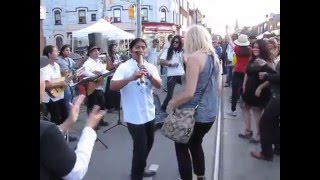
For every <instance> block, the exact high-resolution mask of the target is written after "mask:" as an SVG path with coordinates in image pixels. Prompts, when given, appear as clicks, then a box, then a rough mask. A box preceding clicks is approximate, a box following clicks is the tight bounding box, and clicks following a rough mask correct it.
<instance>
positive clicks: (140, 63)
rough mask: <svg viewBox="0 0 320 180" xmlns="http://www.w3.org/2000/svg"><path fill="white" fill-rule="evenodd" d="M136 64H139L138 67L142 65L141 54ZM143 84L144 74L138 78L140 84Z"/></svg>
mask: <svg viewBox="0 0 320 180" xmlns="http://www.w3.org/2000/svg"><path fill="white" fill-rule="evenodd" d="M138 64H139V67H140V66H141V65H143V56H142V54H140V55H139V58H138ZM144 82H145V80H144V74H143V75H142V76H141V77H140V83H141V84H143V83H144Z"/></svg>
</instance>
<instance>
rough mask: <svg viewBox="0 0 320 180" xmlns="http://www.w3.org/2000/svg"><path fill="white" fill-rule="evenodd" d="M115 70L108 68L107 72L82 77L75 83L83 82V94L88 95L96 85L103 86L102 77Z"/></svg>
mask: <svg viewBox="0 0 320 180" xmlns="http://www.w3.org/2000/svg"><path fill="white" fill-rule="evenodd" d="M125 61H126V60H121V61H118V62H117V63H119V62H121V63H123V62H125ZM115 71H116V68H115V69H112V70H110V71H109V72H107V73H105V74H100V75H96V76H93V77H83V78H82V79H81V80H80V81H79V82H78V83H77V84H75V85H80V84H83V85H84V86H85V92H86V93H85V94H86V95H87V96H89V95H90V94H92V93H93V92H94V90H95V89H96V88H97V87H98V86H103V84H104V78H105V77H107V76H110V75H111V74H113V73H114V72H115Z"/></svg>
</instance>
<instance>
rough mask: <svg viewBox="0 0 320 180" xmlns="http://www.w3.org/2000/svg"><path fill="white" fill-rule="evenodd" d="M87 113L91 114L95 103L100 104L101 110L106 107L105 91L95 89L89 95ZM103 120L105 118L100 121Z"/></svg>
mask: <svg viewBox="0 0 320 180" xmlns="http://www.w3.org/2000/svg"><path fill="white" fill-rule="evenodd" d="M87 98H88V99H87V100H88V101H87V113H88V114H89V113H90V112H91V110H92V108H93V106H94V105H98V106H100V109H101V110H105V109H106V103H105V100H104V93H103V90H97V89H96V90H94V91H93V93H92V94H90V95H89V96H87ZM102 122H103V118H102V119H101V121H100V123H102Z"/></svg>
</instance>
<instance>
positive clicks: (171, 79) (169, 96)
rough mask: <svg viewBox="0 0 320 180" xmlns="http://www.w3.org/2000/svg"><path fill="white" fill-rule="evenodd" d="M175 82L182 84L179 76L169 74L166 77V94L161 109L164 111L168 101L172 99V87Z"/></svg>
mask: <svg viewBox="0 0 320 180" xmlns="http://www.w3.org/2000/svg"><path fill="white" fill-rule="evenodd" d="M176 83H179V84H182V81H181V76H169V77H167V89H168V92H167V96H166V98H165V99H164V101H163V103H162V105H161V109H162V110H163V111H165V110H166V109H167V106H168V103H169V101H170V100H171V99H172V96H173V91H174V87H175V86H176Z"/></svg>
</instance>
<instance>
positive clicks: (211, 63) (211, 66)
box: [195, 55, 214, 109]
mask: <svg viewBox="0 0 320 180" xmlns="http://www.w3.org/2000/svg"><path fill="white" fill-rule="evenodd" d="M210 56H212V59H213V60H214V56H213V55H210ZM213 63H214V62H210V75H209V79H208V82H207V84H206V86H205V87H204V88H203V92H202V94H201V97H200V100H199V102H198V104H197V106H196V107H195V108H196V109H197V108H198V106H199V103H200V102H201V100H202V97H203V95H204V93H205V92H206V90H207V87H208V85H209V82H210V79H211V76H212V73H213V68H214V64H213Z"/></svg>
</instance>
